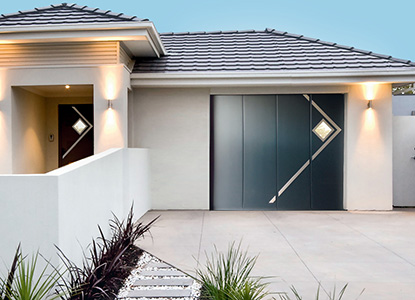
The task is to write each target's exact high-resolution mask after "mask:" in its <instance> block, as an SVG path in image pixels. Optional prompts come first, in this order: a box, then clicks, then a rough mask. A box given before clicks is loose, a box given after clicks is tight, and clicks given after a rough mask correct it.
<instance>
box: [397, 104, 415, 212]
mask: <svg viewBox="0 0 415 300" xmlns="http://www.w3.org/2000/svg"><path fill="white" fill-rule="evenodd" d="M413 99H414V100H415V97H413ZM414 147H415V116H394V117H393V205H394V206H411V207H414V206H415V184H414V179H415V160H414V159H413V157H414V156H415V149H414Z"/></svg>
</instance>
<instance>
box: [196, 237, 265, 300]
mask: <svg viewBox="0 0 415 300" xmlns="http://www.w3.org/2000/svg"><path fill="white" fill-rule="evenodd" d="M257 258H258V256H254V257H250V256H248V253H247V251H242V249H241V243H239V244H238V245H237V246H236V245H235V242H233V243H231V244H230V246H229V248H228V251H227V252H226V253H222V252H219V251H218V249H217V248H216V246H215V251H214V252H213V253H212V254H211V255H210V256H209V255H208V254H207V253H206V266H205V267H204V268H202V269H200V268H199V269H197V270H196V273H197V278H196V279H197V280H198V281H199V282H200V283H201V285H202V290H201V299H210V300H245V299H249V300H260V299H263V298H265V297H266V296H267V295H268V294H269V293H268V291H267V290H266V287H267V285H268V283H266V282H264V281H263V280H264V279H265V278H264V277H253V276H251V272H252V269H253V268H254V266H255V263H256V261H257Z"/></svg>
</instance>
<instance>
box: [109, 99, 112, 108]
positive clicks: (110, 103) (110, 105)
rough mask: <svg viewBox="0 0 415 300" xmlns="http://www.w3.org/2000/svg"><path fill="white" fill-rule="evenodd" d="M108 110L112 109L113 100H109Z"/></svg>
mask: <svg viewBox="0 0 415 300" xmlns="http://www.w3.org/2000/svg"><path fill="white" fill-rule="evenodd" d="M108 109H112V100H110V99H108Z"/></svg>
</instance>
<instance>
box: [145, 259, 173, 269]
mask: <svg viewBox="0 0 415 300" xmlns="http://www.w3.org/2000/svg"><path fill="white" fill-rule="evenodd" d="M146 268H172V266H170V265H168V264H166V263H164V262H154V261H152V262H150V263H149V264H148V265H147V266H146Z"/></svg>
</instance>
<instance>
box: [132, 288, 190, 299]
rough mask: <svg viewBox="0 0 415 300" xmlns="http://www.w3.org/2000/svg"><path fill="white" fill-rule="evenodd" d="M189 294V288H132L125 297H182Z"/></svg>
mask: <svg viewBox="0 0 415 300" xmlns="http://www.w3.org/2000/svg"><path fill="white" fill-rule="evenodd" d="M191 295H192V291H191V290H132V291H129V292H128V294H127V296H126V298H141V297H146V298H183V297H190V296H191Z"/></svg>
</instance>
